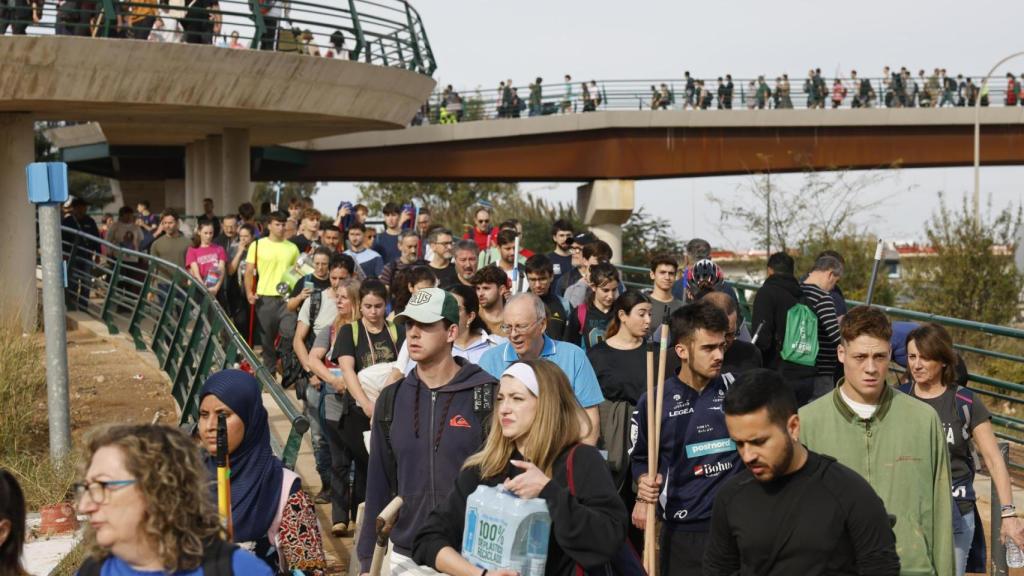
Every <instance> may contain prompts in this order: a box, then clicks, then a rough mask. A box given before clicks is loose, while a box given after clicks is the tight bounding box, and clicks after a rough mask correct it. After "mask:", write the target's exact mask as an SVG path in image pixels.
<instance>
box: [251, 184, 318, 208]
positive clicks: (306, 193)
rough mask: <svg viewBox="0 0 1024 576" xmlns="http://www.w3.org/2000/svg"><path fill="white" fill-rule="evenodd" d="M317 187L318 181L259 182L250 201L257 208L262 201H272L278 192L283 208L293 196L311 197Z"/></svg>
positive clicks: (275, 198) (275, 199) (274, 200)
mask: <svg viewBox="0 0 1024 576" xmlns="http://www.w3.org/2000/svg"><path fill="white" fill-rule="evenodd" d="M319 189H320V183H319V182H259V183H257V184H256V188H255V189H254V190H253V192H252V203H253V205H255V206H256V208H257V209H258V208H259V206H260V204H262V203H264V202H270V203H274V202H276V201H277V197H278V192H280V194H281V196H280V197H281V204H280V208H282V209H284V208H286V207H287V206H288V202H290V201H291V200H292V199H293V198H300V199H301V198H311V197H313V195H315V194H316V193H317V191H318V190H319ZM332 216H333V214H332Z"/></svg>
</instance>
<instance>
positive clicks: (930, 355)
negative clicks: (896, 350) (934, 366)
mask: <svg viewBox="0 0 1024 576" xmlns="http://www.w3.org/2000/svg"><path fill="white" fill-rule="evenodd" d="M911 342H913V343H914V344H915V345H916V346H917V353H918V354H920V355H921V357H922V358H924V359H925V360H932V361H935V362H940V363H942V385H943V386H950V385H955V384H956V381H957V373H956V369H957V361H958V359H957V355H956V351H955V350H953V337H952V336H950V335H949V332H947V331H946V329H945V328H943V327H942V326H940V325H939V324H935V323H933V322H925V323H924V324H921V325H920V326H918V327H917V328H914V329H913V330H911V331H910V334H907V342H906V345H907V346H910V343H911Z"/></svg>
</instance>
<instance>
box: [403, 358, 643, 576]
mask: <svg viewBox="0 0 1024 576" xmlns="http://www.w3.org/2000/svg"><path fill="white" fill-rule="evenodd" d="M585 422H587V419H586V418H584V417H583V416H582V408H580V406H579V404H578V403H577V401H576V397H575V396H574V395H573V391H572V387H571V386H570V385H569V380H568V378H566V376H565V373H564V372H562V370H561V369H560V368H559V367H558V366H556V365H555V364H553V363H551V362H549V361H547V360H530V361H520V362H516V363H515V364H512V365H511V366H509V367H508V369H507V370H505V372H504V373H503V374H502V375H501V384H500V388H499V390H498V397H497V404H496V406H495V410H494V421H493V422H492V424H491V429H490V433H489V434H488V437H487V442H486V443H485V444H484V447H483V449H482V450H481V451H480V452H477V453H476V454H474V455H472V456H470V457H469V459H468V460H466V463H465V465H464V466H463V469H462V472H461V473H460V474H459V478H458V480H457V481H456V484H455V487H454V489H453V490H452V492H451V493H450V494H449V495H448V499H447V501H445V502H442V503H441V504H440V505H439V506H438V507H437V508H435V509H434V511H433V512H431V513H430V516H429V517H428V518H427V520H426V523H425V524H424V526H423V528H422V529H421V530H420V532H419V534H418V535H417V536H416V543H415V545H414V548H413V558H414V559H415V560H416V562H417V563H419V564H421V565H428V566H430V567H432V568H434V569H435V570H437V571H439V572H444V573H445V574H451V575H452V576H484V575H482V574H481V573H482V572H486V575H485V576H512V575H513V574H515V572H513V571H512V570H511V569H508V567H504V569H501V570H489V571H486V570H485V571H481V569H480V568H477V567H476V566H474V565H472V564H470V563H469V562H468V561H466V560H465V559H464V558H463V557H462V556H461V555H460V547H461V543H462V532H463V528H464V524H465V515H466V499H467V498H468V497H469V495H470V494H472V493H473V491H474V490H476V488H477V486H479V485H481V484H483V485H487V486H497V485H498V484H504V486H505V487H506V488H507V489H508V490H509V491H511V492H512V493H513V494H515V495H516V496H518V497H520V498H543V499H544V500H545V501H546V503H547V505H548V512H549V513H550V515H551V539H550V542H549V544H548V556H547V563H546V567H545V570H544V573H545V576H556V575H557V576H561V575H566V576H568V575H571V574H574V573H575V570H576V566H577V565H580V566H582V567H583V568H584V569H587V568H593V567H597V566H601V565H603V564H606V563H608V562H609V561H610V560H611V558H612V556H613V555H615V553H616V552H617V551H618V550H619V549H620V548H621V547H622V544H623V542H624V541H625V538H626V526H627V515H626V508H625V506H624V505H623V504H622V500H621V499H620V498H619V497H618V494H617V492H616V490H615V486H614V484H613V483H612V478H611V474H610V473H609V472H608V465H607V463H606V462H605V460H604V458H603V457H602V456H601V454H600V452H598V451H597V449H595V448H593V447H591V446H587V445H584V444H580V440H581V439H582V438H583V437H584V436H585V435H586V433H587V432H588V431H587V430H584V426H586V424H584V423H585ZM570 466H571V467H572V478H573V480H572V482H573V486H572V489H570V485H569V467H570Z"/></svg>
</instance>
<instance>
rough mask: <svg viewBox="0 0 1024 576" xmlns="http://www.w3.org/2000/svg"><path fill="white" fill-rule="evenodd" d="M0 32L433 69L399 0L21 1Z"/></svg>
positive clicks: (425, 43)
mask: <svg viewBox="0 0 1024 576" xmlns="http://www.w3.org/2000/svg"><path fill="white" fill-rule="evenodd" d="M25 4H26V5H25V6H21V4H20V2H18V3H15V2H13V1H12V2H11V7H8V8H4V10H5V11H6V12H7V13H8V16H7V18H6V19H5V20H4V22H5V24H4V25H3V28H2V29H0V35H2V34H4V33H5V32H6V30H7V29H8V27H9V28H10V29H11V32H12V33H13V34H28V35H33V36H43V35H52V34H58V35H69V36H93V37H102V38H125V39H135V40H144V41H153V42H186V43H194V44H217V45H220V46H224V47H227V48H247V49H255V50H276V51H279V52H293V53H300V54H309V55H313V56H325V57H332V58H342V59H347V60H358V61H364V62H367V63H369V64H376V65H380V66H394V67H399V68H406V69H408V70H414V71H416V72H419V73H421V74H426V75H428V76H430V75H432V74H433V73H434V70H436V69H437V63H436V62H435V60H434V53H433V51H432V50H431V48H430V41H429V39H428V38H427V32H426V29H425V28H424V26H423V20H422V19H421V18H420V15H419V13H418V12H417V11H416V9H415V8H413V7H412V6H411V5H409V3H408V2H406V1H405V0H347V2H330V3H328V2H323V1H321V0H196V1H194V2H186V0H61V1H59V2H58V1H56V0H25Z"/></svg>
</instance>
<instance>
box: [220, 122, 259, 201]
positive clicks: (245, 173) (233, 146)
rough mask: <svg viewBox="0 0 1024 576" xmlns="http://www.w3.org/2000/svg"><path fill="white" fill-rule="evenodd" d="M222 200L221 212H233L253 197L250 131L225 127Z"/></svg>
mask: <svg viewBox="0 0 1024 576" xmlns="http://www.w3.org/2000/svg"><path fill="white" fill-rule="evenodd" d="M221 177H222V179H223V181H222V189H223V194H222V197H223V199H222V202H223V205H222V206H221V207H220V209H219V212H221V213H224V214H231V213H234V212H237V211H238V205H239V204H242V203H243V202H248V201H249V200H251V199H252V187H251V182H250V179H251V178H252V174H251V166H250V161H249V131H248V130H246V129H244V128H225V129H224V137H223V141H222V143H221Z"/></svg>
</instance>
